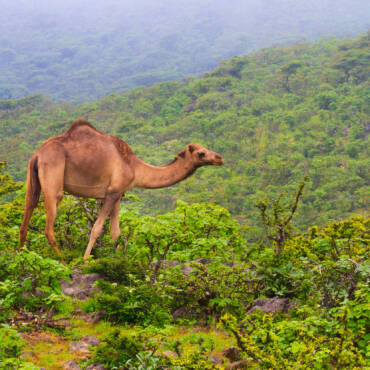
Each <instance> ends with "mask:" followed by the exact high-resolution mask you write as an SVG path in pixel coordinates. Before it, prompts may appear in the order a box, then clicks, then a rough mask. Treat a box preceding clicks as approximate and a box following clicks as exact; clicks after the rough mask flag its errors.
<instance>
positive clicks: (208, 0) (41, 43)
mask: <svg viewBox="0 0 370 370" xmlns="http://www.w3.org/2000/svg"><path fill="white" fill-rule="evenodd" d="M369 26H370V2H369V1H368V0H310V1H307V0H280V1H278V0H249V1H248V0H177V1H174V0H152V1H150V0H136V1H132V0H105V1H102V0H98V1H88V0H64V1H61V0H34V1H31V0H21V1H14V0H13V1H11V0H0V71H1V76H0V99H1V98H4V97H5V98H6V97H12V98H14V97H19V96H24V95H27V94H30V93H35V92H42V93H44V94H47V95H50V96H52V97H53V98H54V99H56V100H70V101H81V100H86V99H87V100H92V99H95V98H97V97H99V96H102V95H105V94H107V93H109V92H111V91H125V90H127V89H129V88H131V87H133V86H135V85H138V84H144V85H147V84H151V83H154V82H157V81H161V80H168V79H178V78H182V77H184V76H189V75H193V74H199V73H202V72H204V71H207V70H210V69H212V68H214V67H215V66H216V65H217V63H218V62H219V61H220V60H221V59H223V58H227V57H230V56H234V55H242V54H245V53H247V52H250V51H253V50H257V49H259V48H261V47H266V46H270V45H275V44H291V43H293V42H295V41H297V40H303V39H306V40H315V39H318V38H320V37H324V36H337V37H347V36H353V35H356V34H358V33H360V32H366V31H367V30H368V29H369ZM107 71H108V73H107ZM118 75H119V78H118ZM76 76H79V77H84V78H85V79H86V78H87V79H88V80H90V82H91V83H92V84H94V86H95V87H94V88H93V89H90V90H89V88H88V87H84V88H83V91H81V94H79V95H81V97H80V98H73V97H72V95H71V93H68V92H67V89H73V88H77V85H74V84H73V78H74V77H76ZM65 81H69V82H68V83H67V82H65ZM97 84H98V85H97ZM62 85H63V86H62ZM4 89H5V90H6V91H8V92H6V93H4V91H5V90H4ZM62 90H63V91H62ZM2 91H3V93H2Z"/></svg>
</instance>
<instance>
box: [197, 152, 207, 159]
mask: <svg viewBox="0 0 370 370" xmlns="http://www.w3.org/2000/svg"><path fill="white" fill-rule="evenodd" d="M205 155H206V153H204V152H199V153H198V157H199V159H202V158H204V156H205Z"/></svg>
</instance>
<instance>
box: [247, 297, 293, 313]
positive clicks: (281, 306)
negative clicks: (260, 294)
mask: <svg viewBox="0 0 370 370" xmlns="http://www.w3.org/2000/svg"><path fill="white" fill-rule="evenodd" d="M294 306H295V303H294V302H291V301H290V300H289V298H279V297H273V298H271V299H256V300H255V301H254V306H253V307H252V308H251V309H250V310H249V311H248V313H252V312H254V311H256V310H261V311H263V312H266V313H275V312H278V311H282V312H284V313H287V312H288V311H289V310H290V309H291V308H292V307H294Z"/></svg>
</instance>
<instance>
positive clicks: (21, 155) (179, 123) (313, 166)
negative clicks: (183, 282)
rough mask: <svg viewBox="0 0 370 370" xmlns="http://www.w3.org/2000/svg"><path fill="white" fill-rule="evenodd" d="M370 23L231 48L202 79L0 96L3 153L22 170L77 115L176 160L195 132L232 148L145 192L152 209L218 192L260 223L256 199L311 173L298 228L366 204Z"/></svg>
mask: <svg viewBox="0 0 370 370" xmlns="http://www.w3.org/2000/svg"><path fill="white" fill-rule="evenodd" d="M369 50H370V47H369V34H365V35H363V36H361V37H359V38H358V39H357V40H353V41H350V40H347V41H339V40H331V41H326V42H316V43H313V44H309V43H302V44H297V45H295V46H292V47H284V48H268V49H265V50H262V51H260V52H258V53H255V54H251V55H248V56H246V57H236V58H231V59H228V60H226V61H224V62H223V63H221V65H220V66H219V67H218V68H217V69H215V70H214V71H212V72H210V73H208V74H206V75H205V76H204V77H203V78H199V79H192V80H189V81H182V82H167V83H160V84H156V85H154V86H152V87H149V88H137V89H134V90H132V91H131V92H128V93H125V94H122V95H119V94H111V95H109V96H107V97H105V98H103V99H101V100H98V101H97V102H94V103H84V104H81V105H76V106H73V105H68V104H63V105H56V104H54V103H52V102H51V101H50V100H47V99H45V98H43V97H42V96H33V97H28V98H24V99H21V100H18V101H13V100H9V101H2V102H0V135H1V136H0V138H1V145H0V157H1V158H3V159H5V160H7V161H8V171H9V172H10V173H11V174H12V175H14V176H16V178H17V179H18V180H22V181H24V179H25V173H26V163H27V160H28V158H29V156H30V155H31V153H32V152H33V150H34V149H35V148H36V147H37V146H38V145H39V144H40V142H41V141H42V140H45V139H47V138H48V137H50V136H53V135H57V134H60V133H62V132H64V131H65V130H66V129H67V128H68V127H69V125H70V124H71V122H72V121H73V120H75V119H76V118H78V117H85V118H88V119H89V120H90V122H91V123H92V124H93V125H95V126H96V127H97V128H98V129H100V130H102V131H104V132H106V133H110V134H114V135H117V136H119V137H121V138H123V139H124V140H125V141H127V143H128V144H129V145H130V146H131V147H132V148H133V150H134V152H135V153H136V154H137V155H138V156H139V157H141V158H142V159H143V160H145V161H147V162H149V163H151V164H156V165H162V164H165V163H168V162H169V161H170V160H172V159H173V157H174V156H175V155H176V153H178V152H179V151H180V150H182V149H183V148H184V147H185V145H186V144H188V143H189V142H193V143H200V144H203V145H205V146H206V147H207V148H209V149H212V150H214V151H216V152H219V153H221V154H222V155H223V157H224V158H225V166H223V167H221V168H202V169H199V170H198V171H197V173H196V174H195V175H194V176H192V177H191V178H189V179H187V180H186V181H184V182H182V183H180V184H178V185H176V186H173V187H171V188H166V189H162V190H160V189H159V190H152V191H149V190H144V191H138V193H139V194H140V197H142V199H143V206H144V207H145V211H146V212H149V213H158V212H165V211H168V210H170V209H172V208H173V207H174V204H175V201H176V200H177V199H182V200H185V201H188V202H191V203H193V202H200V201H201V202H207V203H208V202H214V203H217V204H220V205H222V206H225V207H227V208H228V209H229V210H230V212H231V213H232V214H233V215H234V216H237V217H238V219H239V220H240V221H242V222H243V223H244V224H247V225H253V227H255V228H251V229H250V236H251V237H252V238H254V237H255V236H256V235H258V233H260V231H261V228H260V224H259V214H258V210H257V209H256V207H255V205H256V202H257V200H258V199H259V198H261V197H262V198H263V197H264V196H265V195H266V193H268V194H270V195H271V196H276V195H277V194H279V193H280V192H281V191H287V192H288V193H291V192H292V191H293V189H296V188H297V185H298V183H299V182H300V181H301V180H302V178H303V177H304V176H305V175H309V176H310V181H309V183H308V184H307V190H306V192H305V197H304V199H303V204H302V206H301V207H300V209H299V217H298V220H299V221H298V223H299V227H300V228H301V229H304V228H306V227H307V226H310V225H313V224H317V223H319V224H323V223H325V222H327V221H330V220H333V219H338V218H340V219H341V218H343V217H347V216H350V215H352V214H366V210H367V209H368V206H369V204H368V200H369V196H368V184H369V181H370V179H369V172H368V154H369V153H368V150H369V145H368V144H367V140H368V134H369V126H368V122H369V96H368V93H369V91H368V80H369V65H370V63H369V59H370V54H369Z"/></svg>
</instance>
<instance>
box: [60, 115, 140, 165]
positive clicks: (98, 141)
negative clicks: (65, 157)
mask: <svg viewBox="0 0 370 370" xmlns="http://www.w3.org/2000/svg"><path fill="white" fill-rule="evenodd" d="M59 138H60V142H61V143H62V144H63V146H64V147H65V149H66V150H67V153H68V152H69V151H71V150H72V151H73V152H74V154H75V155H82V156H86V155H88V156H89V157H90V156H91V155H93V156H94V158H95V159H98V160H102V159H103V157H105V155H106V154H107V153H109V154H110V156H111V158H114V157H115V156H117V155H118V156H119V157H120V159H123V160H124V161H126V162H128V161H129V159H130V156H131V155H132V154H133V152H132V150H131V148H130V147H129V145H128V144H126V143H125V142H124V141H123V140H122V139H120V138H118V137H114V136H110V135H106V134H104V133H103V132H100V131H99V130H97V129H96V128H95V127H93V126H92V125H91V124H90V123H89V122H88V121H85V120H82V119H80V120H77V121H75V122H73V123H72V125H71V126H70V128H69V129H68V130H67V131H66V132H65V133H64V134H63V135H62V136H60V137H59Z"/></svg>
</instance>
